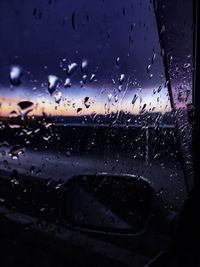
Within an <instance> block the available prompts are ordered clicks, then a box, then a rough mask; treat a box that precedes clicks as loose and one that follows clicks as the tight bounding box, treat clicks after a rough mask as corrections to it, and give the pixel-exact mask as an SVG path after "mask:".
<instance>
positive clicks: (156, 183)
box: [0, 0, 191, 210]
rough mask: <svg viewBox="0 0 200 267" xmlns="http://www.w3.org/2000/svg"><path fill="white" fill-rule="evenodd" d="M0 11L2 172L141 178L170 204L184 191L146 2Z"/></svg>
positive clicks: (1, 5) (17, 4) (40, 4)
mask: <svg viewBox="0 0 200 267" xmlns="http://www.w3.org/2000/svg"><path fill="white" fill-rule="evenodd" d="M0 9H1V10H3V12H1V17H0V25H1V42H0V102H1V106H0V117H1V122H0V149H1V150H0V152H1V153H0V160H1V161H0V163H1V164H0V168H1V170H3V171H6V172H7V175H8V177H11V176H10V175H11V174H12V173H13V171H14V170H15V171H17V173H18V174H19V175H20V174H26V175H29V176H31V177H40V178H42V179H46V180H47V186H48V182H49V179H50V180H56V181H59V180H61V181H67V180H68V179H69V178H71V177H73V176H74V175H78V174H79V175H83V174H85V173H91V174H94V173H98V172H106V173H114V174H116V173H117V174H133V175H138V176H143V177H145V178H146V179H148V180H149V181H150V182H151V183H152V186H153V187H154V188H155V190H156V192H157V194H159V195H161V196H162V197H163V199H164V202H165V206H166V207H170V208H172V209H175V210H177V209H179V208H180V206H181V205H182V203H183V200H184V198H185V194H186V188H185V181H184V175H183V167H182V165H181V153H180V150H179V145H178V140H177V138H176V135H175V121H174V114H173V113H172V107H171V104H170V94H169V91H168V81H167V79H166V76H165V69H164V65H163V51H162V50H161V47H160V42H159V34H158V33H159V32H158V28H157V23H156V19H155V16H154V15H155V14H154V10H153V4H152V2H151V1H149V0H145V1H141V0H136V1H131V0H126V1H116V0H110V1H103V0H95V1H91V0H81V1H79V0H76V1H70V2H69V1H68V2H67V3H66V1H64V0H60V1H53V0H52V1H39V0H35V1H23V0H21V1H20V0H13V1H5V0H4V1H1V2H0ZM185 23H187V21H186V22H185ZM163 31H165V28H163ZM174 45H176V44H174ZM186 54H187V55H186V58H184V60H183V62H182V61H181V63H180V64H187V65H183V69H184V71H186V73H187V71H188V72H189V71H190V66H189V64H191V57H189V54H188V53H186ZM184 73H185V72H184ZM185 80H186V81H185V82H184V86H185V84H186V83H187V82H188V83H190V80H188V78H187V77H186V79H185ZM190 96H191V94H190ZM190 96H189V97H190ZM188 99H190V98H188ZM11 182H12V181H11ZM13 183H14V186H15V182H13ZM2 203H6V199H4V200H3V202H2Z"/></svg>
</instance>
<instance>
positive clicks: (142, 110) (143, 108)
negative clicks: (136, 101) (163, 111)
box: [140, 104, 147, 114]
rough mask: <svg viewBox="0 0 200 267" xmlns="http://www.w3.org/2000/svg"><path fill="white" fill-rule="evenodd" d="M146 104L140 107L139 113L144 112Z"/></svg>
mask: <svg viewBox="0 0 200 267" xmlns="http://www.w3.org/2000/svg"><path fill="white" fill-rule="evenodd" d="M146 106H147V104H144V105H143V107H142V109H141V111H140V113H141V114H142V113H144V112H145V109H146Z"/></svg>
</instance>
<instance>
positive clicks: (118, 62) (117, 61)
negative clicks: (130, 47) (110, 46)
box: [116, 57, 120, 66]
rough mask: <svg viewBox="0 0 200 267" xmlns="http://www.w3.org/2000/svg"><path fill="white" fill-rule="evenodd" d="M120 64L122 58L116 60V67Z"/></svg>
mask: <svg viewBox="0 0 200 267" xmlns="http://www.w3.org/2000/svg"><path fill="white" fill-rule="evenodd" d="M119 64H120V57H117V59H116V65H117V66H119Z"/></svg>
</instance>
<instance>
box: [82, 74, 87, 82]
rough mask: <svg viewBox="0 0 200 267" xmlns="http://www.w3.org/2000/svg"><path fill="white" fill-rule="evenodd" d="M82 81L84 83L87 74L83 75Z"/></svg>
mask: <svg viewBox="0 0 200 267" xmlns="http://www.w3.org/2000/svg"><path fill="white" fill-rule="evenodd" d="M82 81H83V83H84V84H85V83H86V81H87V75H86V74H84V75H83V77H82Z"/></svg>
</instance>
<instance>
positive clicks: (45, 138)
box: [42, 135, 51, 141]
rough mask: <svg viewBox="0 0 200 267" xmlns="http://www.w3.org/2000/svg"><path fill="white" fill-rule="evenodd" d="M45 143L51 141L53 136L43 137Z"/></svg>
mask: <svg viewBox="0 0 200 267" xmlns="http://www.w3.org/2000/svg"><path fill="white" fill-rule="evenodd" d="M42 138H43V139H44V140H45V141H49V139H50V138H51V136H50V135H49V136H43V137H42Z"/></svg>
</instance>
